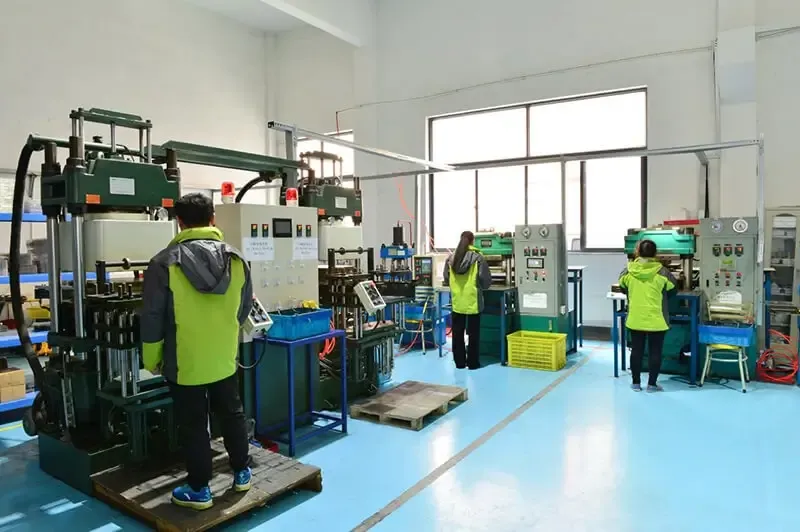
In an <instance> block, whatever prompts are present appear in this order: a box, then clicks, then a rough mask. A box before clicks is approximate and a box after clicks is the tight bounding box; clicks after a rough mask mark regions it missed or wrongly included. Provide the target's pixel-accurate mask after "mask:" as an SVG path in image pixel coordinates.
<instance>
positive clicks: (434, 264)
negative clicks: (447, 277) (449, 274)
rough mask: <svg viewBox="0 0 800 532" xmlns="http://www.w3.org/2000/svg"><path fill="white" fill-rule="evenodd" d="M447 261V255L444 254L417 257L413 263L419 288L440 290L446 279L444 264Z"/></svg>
mask: <svg viewBox="0 0 800 532" xmlns="http://www.w3.org/2000/svg"><path fill="white" fill-rule="evenodd" d="M446 261H447V255H446V254H444V253H430V254H427V255H415V256H414V257H413V259H412V262H413V271H414V280H415V281H416V282H417V286H425V287H430V288H440V287H441V286H442V282H443V279H444V263H445V262H446Z"/></svg>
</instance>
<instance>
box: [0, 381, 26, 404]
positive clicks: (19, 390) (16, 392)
mask: <svg viewBox="0 0 800 532" xmlns="http://www.w3.org/2000/svg"><path fill="white" fill-rule="evenodd" d="M23 397H25V385H24V384H15V385H14V386H0V403H7V402H8V401H16V400H17V399H22V398H23Z"/></svg>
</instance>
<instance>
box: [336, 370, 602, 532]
mask: <svg viewBox="0 0 800 532" xmlns="http://www.w3.org/2000/svg"><path fill="white" fill-rule="evenodd" d="M590 358H591V355H587V356H584V357H583V359H581V360H580V361H579V362H578V363H577V364H575V365H574V366H572V367H571V368H570V369H568V370H567V371H566V372H565V373H564V374H562V375H561V376H560V377H558V378H557V379H556V380H554V381H553V382H551V383H550V384H548V385H547V386H546V387H545V388H544V389H543V390H541V391H540V392H539V393H537V394H536V395H534V396H533V397H531V398H530V399H528V400H527V401H525V402H524V403H523V404H522V405H521V406H520V407H519V408H517V409H516V410H514V411H513V412H511V413H510V414H509V415H508V416H506V417H505V418H503V419H502V420H501V421H499V422H498V423H497V424H496V425H495V426H493V427H492V428H490V429H489V430H487V431H486V432H484V433H483V434H481V435H480V436H478V438H477V439H475V440H474V441H473V442H472V443H470V444H469V445H467V446H466V447H464V448H463V449H461V451H459V452H458V453H456V454H455V455H453V456H452V457H451V458H450V459H449V460H448V461H446V462H445V463H443V464H442V465H440V466H439V467H437V468H436V469H434V470H433V471H431V472H430V473H428V474H427V475H426V476H425V477H423V478H422V479H420V480H419V481H418V482H417V483H416V484H414V485H413V486H411V487H410V488H408V489H407V490H406V491H404V492H403V493H401V494H400V495H399V496H398V497H397V498H395V499H394V500H393V501H392V502H390V503H389V504H387V505H386V506H384V507H383V508H381V509H380V510H378V511H377V512H375V513H374V514H372V515H371V516H369V517H368V518H366V519H365V520H364V521H362V522H361V524H359V525H358V526H356V527H355V528H354V529H353V531H352V532H365V531H367V530H370V529H371V528H372V527H374V526H375V525H377V524H378V523H380V522H381V521H383V520H384V519H386V518H387V517H389V516H390V515H391V514H392V513H393V512H394V511H395V510H397V509H398V508H400V507H401V506H403V505H404V504H405V503H407V502H408V501H409V500H410V499H411V498H412V497H414V496H415V495H417V494H419V493H420V492H421V491H422V490H424V489H425V488H427V487H428V486H430V485H431V484H433V483H434V482H435V481H436V480H437V479H439V477H441V476H442V475H444V474H445V473H447V472H448V471H449V470H451V469H453V467H455V466H456V465H457V464H458V463H459V462H461V461H462V460H463V459H464V458H466V457H467V456H469V455H470V454H472V452H473V451H475V449H477V448H478V447H480V446H481V445H483V444H484V443H486V442H487V441H489V440H490V439H491V438H492V437H493V436H494V435H496V434H497V433H498V432H500V431H501V430H503V429H504V428H506V427H507V426H508V425H510V424H511V422H512V421H514V420H516V419H517V418H519V417H520V416H521V415H522V414H524V413H525V412H526V411H527V410H528V409H529V408H530V407H532V406H533V405H535V404H536V403H538V402H539V401H541V399H542V398H543V397H544V396H545V395H547V394H548V393H550V392H552V391H553V390H554V389H556V387H557V386H558V385H559V384H561V383H562V382H564V381H565V380H567V378H568V377H570V376H571V375H573V374H574V373H575V372H576V371H578V370H579V369H580V368H582V367H583V366H584V364H586V363H587V362H588V361H589V359H590Z"/></svg>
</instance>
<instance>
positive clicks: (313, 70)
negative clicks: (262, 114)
mask: <svg viewBox="0 0 800 532" xmlns="http://www.w3.org/2000/svg"><path fill="white" fill-rule="evenodd" d="M355 50H356V48H355V47H354V46H353V45H351V44H347V43H346V42H344V41H342V40H340V39H337V38H336V37H333V36H331V35H329V34H327V33H325V32H323V31H322V30H318V29H316V28H313V27H310V26H309V27H306V28H302V29H299V30H294V31H290V32H286V33H281V34H278V35H277V36H276V37H275V51H276V56H277V60H278V67H277V71H276V72H274V75H275V77H276V80H275V83H276V86H277V94H276V106H275V111H274V112H275V116H271V117H269V118H270V119H275V120H280V121H282V122H288V123H291V124H293V125H296V126H299V127H303V128H305V129H310V130H312V131H317V132H320V133H330V132H332V131H336V111H337V110H339V109H344V108H348V107H351V106H352V105H353V103H354V94H355V93H354V86H353V84H354V77H353V68H354V67H353V61H354V53H355ZM272 75H273V72H272V71H271V72H270V77H272ZM348 118H349V117H348ZM344 119H346V118H345V117H343V120H344ZM351 126H352V124H349V125H348V124H344V123H341V124H340V129H349V128H350V127H351ZM277 142H278V144H279V146H280V149H281V150H282V149H283V138H279V139H278V141H277ZM279 155H280V156H283V155H284V153H283V152H282V151H281V152H280V153H279Z"/></svg>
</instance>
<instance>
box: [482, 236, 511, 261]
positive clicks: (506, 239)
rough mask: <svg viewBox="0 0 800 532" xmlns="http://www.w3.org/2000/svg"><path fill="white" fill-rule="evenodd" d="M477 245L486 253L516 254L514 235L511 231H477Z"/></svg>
mask: <svg viewBox="0 0 800 532" xmlns="http://www.w3.org/2000/svg"><path fill="white" fill-rule="evenodd" d="M475 247H476V248H478V250H480V252H481V253H482V254H484V255H497V256H501V257H513V256H514V236H513V235H512V234H511V233H491V232H483V233H475Z"/></svg>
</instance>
